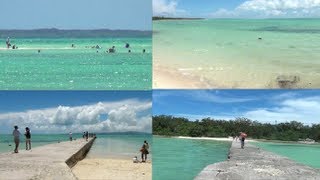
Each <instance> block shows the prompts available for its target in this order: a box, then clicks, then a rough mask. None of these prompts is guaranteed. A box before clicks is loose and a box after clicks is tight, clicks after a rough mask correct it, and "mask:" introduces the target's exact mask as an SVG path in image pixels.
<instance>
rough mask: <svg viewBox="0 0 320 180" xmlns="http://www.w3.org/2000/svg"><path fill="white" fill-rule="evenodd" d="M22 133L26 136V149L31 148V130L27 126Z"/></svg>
mask: <svg viewBox="0 0 320 180" xmlns="http://www.w3.org/2000/svg"><path fill="white" fill-rule="evenodd" d="M24 135H25V136H26V150H31V132H30V129H29V128H28V127H26V132H25V133H24Z"/></svg>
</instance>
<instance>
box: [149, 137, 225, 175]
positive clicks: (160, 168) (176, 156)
mask: <svg viewBox="0 0 320 180" xmlns="http://www.w3.org/2000/svg"><path fill="white" fill-rule="evenodd" d="M230 145H231V143H230V142H220V141H211V140H191V139H178V138H166V137H159V136H154V137H153V149H154V150H153V154H152V155H153V158H152V159H153V161H152V177H153V178H152V179H154V180H160V179H167V180H171V179H172V180H189V179H193V178H195V177H196V176H197V175H198V174H199V173H200V172H201V170H202V169H203V168H205V167H206V166H207V165H209V164H213V163H216V162H220V161H224V160H226V159H227V154H228V151H229V148H230Z"/></svg>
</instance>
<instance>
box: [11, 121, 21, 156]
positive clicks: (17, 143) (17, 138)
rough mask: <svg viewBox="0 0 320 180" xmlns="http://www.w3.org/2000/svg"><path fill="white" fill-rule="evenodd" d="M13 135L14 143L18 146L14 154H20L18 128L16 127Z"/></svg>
mask: <svg viewBox="0 0 320 180" xmlns="http://www.w3.org/2000/svg"><path fill="white" fill-rule="evenodd" d="M12 135H13V141H14V143H15V145H16V147H15V149H14V152H15V153H18V149H19V144H20V131H19V130H18V126H14V130H13V132H12Z"/></svg>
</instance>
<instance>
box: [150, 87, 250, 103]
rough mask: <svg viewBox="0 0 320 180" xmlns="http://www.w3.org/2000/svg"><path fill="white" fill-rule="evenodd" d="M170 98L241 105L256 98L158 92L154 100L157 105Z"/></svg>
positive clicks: (215, 93) (211, 92)
mask: <svg viewBox="0 0 320 180" xmlns="http://www.w3.org/2000/svg"><path fill="white" fill-rule="evenodd" d="M168 97H185V98H186V99H190V100H193V101H197V102H211V103H240V102H248V101H254V100H256V98H251V97H231V96H230V95H228V94H222V93H221V92H219V91H214V93H213V91H210V90H199V91H193V90H191V91H188V90H186V91H179V92H177V91H156V92H155V93H153V100H154V101H155V102H157V103H161V102H163V101H164V100H163V99H162V98H168Z"/></svg>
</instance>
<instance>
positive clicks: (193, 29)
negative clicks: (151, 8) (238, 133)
mask: <svg viewBox="0 0 320 180" xmlns="http://www.w3.org/2000/svg"><path fill="white" fill-rule="evenodd" d="M153 28H154V34H153V48H154V63H155V64H159V65H162V66H165V67H167V69H168V71H170V70H171V71H176V72H178V73H181V74H184V75H186V76H188V75H189V76H197V77H198V78H199V79H201V80H202V81H205V82H207V83H208V84H211V86H212V87H218V88H240V87H242V88H279V87H289V88H295V87H300V88H311V87H320V82H319V81H318V79H319V78H320V71H319V69H320V36H319V35H320V21H319V20H318V19H262V20H245V19H241V20H240V19H239V20H236V19H228V20H190V21H154V22H153ZM259 38H261V39H259ZM154 76H155V77H156V76H157V74H156V73H155V74H154ZM281 80H284V81H290V82H288V83H285V84H284V83H281V82H280V83H279V81H281ZM160 88H161V87H160Z"/></svg>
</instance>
